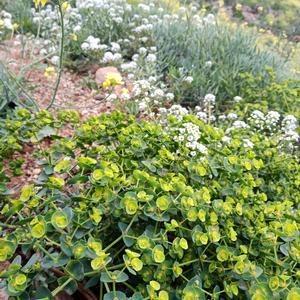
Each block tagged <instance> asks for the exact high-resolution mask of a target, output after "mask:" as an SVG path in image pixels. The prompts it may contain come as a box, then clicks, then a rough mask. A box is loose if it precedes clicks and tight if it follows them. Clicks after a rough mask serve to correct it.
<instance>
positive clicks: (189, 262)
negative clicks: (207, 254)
mask: <svg viewBox="0 0 300 300" xmlns="http://www.w3.org/2000/svg"><path fill="white" fill-rule="evenodd" d="M199 261H200V260H199V258H197V259H193V260H190V261H187V262H184V263H182V264H179V266H180V267H182V266H186V265H189V264H192V263H194V262H199Z"/></svg>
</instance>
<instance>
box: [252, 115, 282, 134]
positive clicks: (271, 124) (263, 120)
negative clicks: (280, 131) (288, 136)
mask: <svg viewBox="0 0 300 300" xmlns="http://www.w3.org/2000/svg"><path fill="white" fill-rule="evenodd" d="M279 121H280V114H279V113H278V112H277V111H269V112H268V113H267V114H266V115H265V114H264V113H263V112H261V111H260V110H255V111H253V112H252V113H251V116H250V118H249V123H251V124H253V125H254V126H255V127H256V128H257V129H259V130H266V129H267V130H269V131H271V132H272V131H275V130H276V128H277V126H278V123H279Z"/></svg>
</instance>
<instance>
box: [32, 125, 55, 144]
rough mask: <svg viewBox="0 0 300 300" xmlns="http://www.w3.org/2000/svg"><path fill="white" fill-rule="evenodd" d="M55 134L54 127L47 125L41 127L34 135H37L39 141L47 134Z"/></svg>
mask: <svg viewBox="0 0 300 300" xmlns="http://www.w3.org/2000/svg"><path fill="white" fill-rule="evenodd" d="M55 134H56V132H55V129H54V128H53V127H50V126H48V125H47V126H45V127H43V128H42V129H40V130H39V131H38V132H37V134H36V135H37V140H38V141H41V140H42V139H44V138H45V137H49V136H52V135H55Z"/></svg>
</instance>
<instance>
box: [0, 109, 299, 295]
mask: <svg viewBox="0 0 300 300" xmlns="http://www.w3.org/2000/svg"><path fill="white" fill-rule="evenodd" d="M23 115H24V122H26V120H29V115H27V116H25V114H24V113H23ZM61 118H62V119H63V120H64V121H71V122H73V123H75V125H74V130H75V133H74V135H73V137H72V138H64V137H57V139H58V140H57V142H56V143H55V144H54V145H53V146H52V147H51V149H49V150H45V151H42V153H40V156H41V159H42V161H41V163H42V164H43V172H42V173H41V175H40V177H39V178H38V181H37V182H36V184H33V185H29V186H26V187H24V188H23V189H22V191H21V194H20V196H19V197H17V198H14V199H11V198H10V197H9V196H7V197H2V200H3V201H2V204H1V216H2V220H3V219H4V220H5V221H4V222H2V223H1V226H2V234H1V235H2V238H1V240H0V258H1V261H5V260H7V259H10V260H11V265H10V266H9V267H8V269H7V270H5V271H3V272H2V273H1V277H2V278H3V279H4V281H5V284H6V285H7V289H8V293H9V295H11V296H15V297H21V298H22V297H27V298H32V297H35V299H42V298H47V299H52V298H53V297H54V296H56V295H57V294H58V293H59V292H60V291H62V290H65V291H67V293H69V294H73V293H74V292H75V291H76V290H79V292H80V291H81V292H82V291H83V289H82V287H83V286H85V288H88V289H90V291H89V293H92V292H97V293H98V292H99V291H100V299H102V297H103V295H104V294H105V296H104V299H114V297H117V298H118V299H128V297H132V298H130V299H206V298H208V297H213V298H218V297H227V298H239V299H245V298H250V297H252V299H265V298H268V297H269V298H280V299H293V297H299V293H300V291H299V288H298V287H299V271H298V270H297V265H298V264H299V256H300V249H299V222H298V221H299V220H298V219H299V209H298V206H299V201H300V199H299V193H298V190H299V185H300V178H299V159H298V158H297V157H296V156H294V155H293V154H292V153H289V152H286V151H284V150H282V149H280V148H276V146H277V143H278V141H276V139H275V138H271V139H269V138H267V137H266V136H265V135H264V134H263V133H261V134H258V133H257V134H255V135H254V136H253V138H252V141H253V143H254V146H253V148H252V149H250V150H249V148H245V146H242V144H243V140H244V138H245V136H248V135H247V134H246V133H243V130H240V129H239V130H236V131H235V133H234V134H233V137H234V138H233V140H232V142H231V143H229V144H222V146H221V147H220V143H222V137H223V136H224V133H223V132H222V130H220V129H216V128H213V127H212V126H210V125H206V124H204V123H203V122H201V121H199V120H198V119H197V118H195V117H194V116H191V115H190V116H185V117H184V118H183V119H182V121H180V122H178V120H177V119H176V118H174V117H170V118H169V121H168V128H169V129H168V130H167V131H165V132H163V131H162V127H161V126H160V125H158V124H155V123H152V122H147V121H138V120H136V119H135V118H134V117H131V116H128V115H124V114H121V113H118V112H115V113H112V114H104V115H102V116H99V117H92V118H90V119H87V120H86V121H85V122H83V123H78V118H77V117H76V115H74V114H71V115H70V113H68V114H64V115H61ZM47 119H48V117H47ZM33 122H38V123H39V122H40V120H39V119H37V120H36V121H34V120H33ZM178 128H186V130H189V129H188V128H190V129H192V128H194V129H193V133H192V131H191V132H190V135H193V134H195V130H196V129H195V128H198V130H199V131H200V132H201V134H200V139H199V140H198V142H200V143H202V146H203V147H205V148H206V149H207V152H206V151H204V150H203V149H204V148H202V150H201V151H199V152H198V153H197V154H196V156H195V157H194V159H193V160H189V159H188V158H187V153H188V151H187V150H188V149H187V148H186V146H185V144H181V143H180V142H178V141H177V138H176V135H177V130H178ZM180 132H181V131H180ZM188 132H189V131H187V133H188ZM146 141H147V142H146ZM82 297H84V294H83V295H82Z"/></svg>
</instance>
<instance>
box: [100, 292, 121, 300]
mask: <svg viewBox="0 0 300 300" xmlns="http://www.w3.org/2000/svg"><path fill="white" fill-rule="evenodd" d="M103 300H127V297H126V295H125V294H124V293H122V292H109V293H107V294H105V295H104V298H103Z"/></svg>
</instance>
